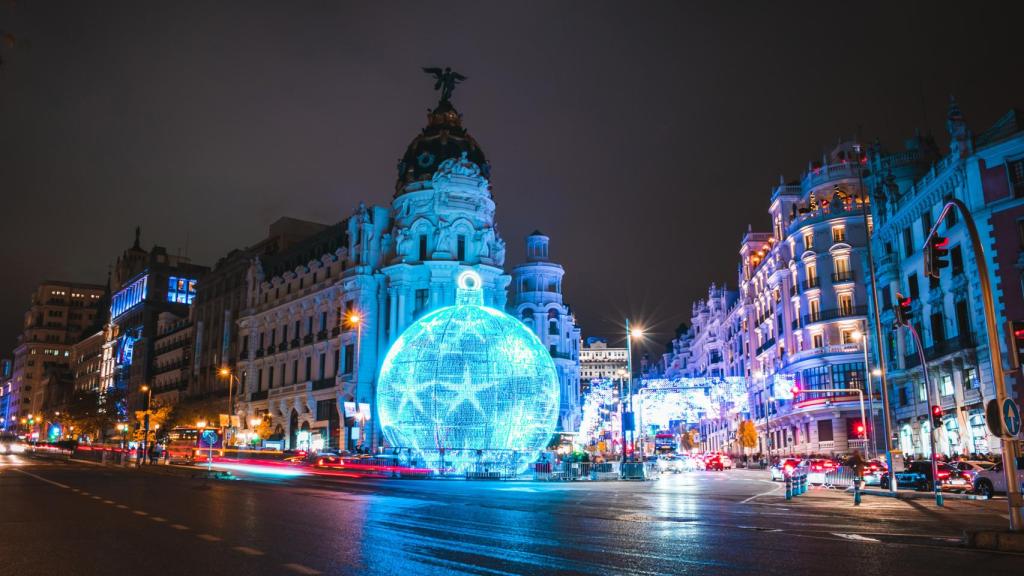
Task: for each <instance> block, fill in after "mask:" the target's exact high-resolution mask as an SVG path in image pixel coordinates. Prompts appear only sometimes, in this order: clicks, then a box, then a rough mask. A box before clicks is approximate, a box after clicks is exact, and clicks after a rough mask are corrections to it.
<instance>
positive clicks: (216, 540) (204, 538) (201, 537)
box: [196, 534, 223, 542]
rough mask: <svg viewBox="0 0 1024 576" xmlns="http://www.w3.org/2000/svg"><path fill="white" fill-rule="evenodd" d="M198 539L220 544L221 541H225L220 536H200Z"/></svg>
mask: <svg viewBox="0 0 1024 576" xmlns="http://www.w3.org/2000/svg"><path fill="white" fill-rule="evenodd" d="M196 538H199V539H201V540H206V541H207V542H220V541H221V540H223V538H220V537H218V536H214V535H213V534H200V535H198V536H196Z"/></svg>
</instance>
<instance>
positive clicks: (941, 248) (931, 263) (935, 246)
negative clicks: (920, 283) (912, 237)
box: [924, 234, 949, 279]
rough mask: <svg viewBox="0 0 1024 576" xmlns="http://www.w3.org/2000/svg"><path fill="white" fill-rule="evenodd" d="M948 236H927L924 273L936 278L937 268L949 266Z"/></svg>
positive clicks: (937, 275)
mask: <svg viewBox="0 0 1024 576" xmlns="http://www.w3.org/2000/svg"><path fill="white" fill-rule="evenodd" d="M948 256H949V238H946V237H944V236H939V235H938V234H933V235H931V236H929V237H928V245H927V246H925V248H924V273H925V276H931V277H932V278H935V279H938V277H939V270H940V269H942V268H945V267H946V266H949V261H948V260H946V257H948Z"/></svg>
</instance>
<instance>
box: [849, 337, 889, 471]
mask: <svg viewBox="0 0 1024 576" xmlns="http://www.w3.org/2000/svg"><path fill="white" fill-rule="evenodd" d="M850 337H851V338H852V339H853V341H854V342H860V347H861V348H862V349H863V350H864V380H865V382H866V383H867V393H868V414H870V415H871V450H870V453H871V454H872V455H875V454H876V453H877V452H878V443H877V442H876V436H875V426H874V424H875V395H874V394H873V393H872V391H871V388H872V383H871V376H873V375H881V373H882V372H881V370H880V369H878V368H876V369H874V370H872V369H871V364H870V363H869V361H868V335H867V327H866V326H865V331H864V332H861V331H860V330H854V331H853V332H852V333H851V334H850ZM875 372H878V374H875ZM864 436H865V439H866V437H867V435H866V434H865V435H864Z"/></svg>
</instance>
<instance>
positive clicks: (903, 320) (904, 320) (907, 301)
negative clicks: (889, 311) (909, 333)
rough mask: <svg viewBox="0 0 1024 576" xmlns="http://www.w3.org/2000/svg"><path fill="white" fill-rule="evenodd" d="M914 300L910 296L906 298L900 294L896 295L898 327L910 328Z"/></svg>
mask: <svg viewBox="0 0 1024 576" xmlns="http://www.w3.org/2000/svg"><path fill="white" fill-rule="evenodd" d="M912 303H913V300H912V299H911V298H910V296H904V295H903V294H900V293H899V292H897V293H896V309H895V312H896V324H897V325H898V326H909V325H910V305H911V304H912Z"/></svg>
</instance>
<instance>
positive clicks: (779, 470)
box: [768, 458, 807, 482]
mask: <svg viewBox="0 0 1024 576" xmlns="http://www.w3.org/2000/svg"><path fill="white" fill-rule="evenodd" d="M801 464H804V465H806V464H807V462H806V461H802V460H799V459H797V458H785V459H783V460H779V462H778V463H777V464H773V465H772V466H771V468H769V469H768V472H769V474H770V476H771V479H772V481H773V482H782V481H783V480H785V479H786V476H788V475H790V474H792V473H793V471H794V470H796V468H797V466H800V465H801Z"/></svg>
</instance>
